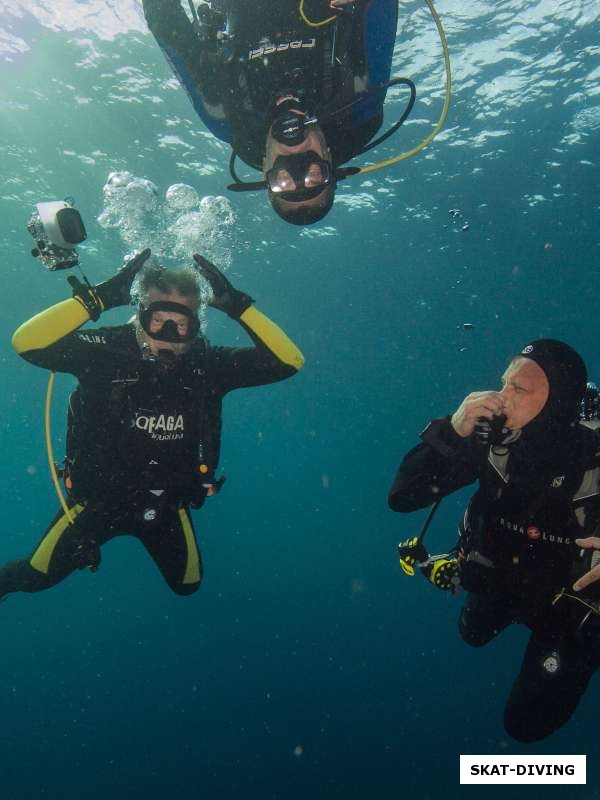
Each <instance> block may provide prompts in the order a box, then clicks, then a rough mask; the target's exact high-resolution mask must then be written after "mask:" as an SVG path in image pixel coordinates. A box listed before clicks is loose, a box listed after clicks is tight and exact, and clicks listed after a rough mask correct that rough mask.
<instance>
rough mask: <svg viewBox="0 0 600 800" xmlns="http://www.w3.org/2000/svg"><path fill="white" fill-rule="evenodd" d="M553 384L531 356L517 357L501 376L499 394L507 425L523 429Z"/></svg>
mask: <svg viewBox="0 0 600 800" xmlns="http://www.w3.org/2000/svg"><path fill="white" fill-rule="evenodd" d="M549 394H550V384H549V383H548V378H547V377H546V373H545V372H544V370H543V369H542V368H541V367H540V366H539V365H538V364H536V362H535V361H532V360H531V359H530V358H522V357H517V358H515V359H514V360H513V361H511V363H510V364H509V366H508V369H507V370H506V372H505V373H504V375H503V376H502V391H501V392H500V397H501V400H502V406H503V409H504V413H505V414H506V427H507V428H510V429H511V430H513V431H514V430H519V429H520V428H524V427H525V425H527V423H528V422H531V421H532V420H533V419H535V418H536V417H537V415H538V414H539V413H540V411H541V410H542V409H543V408H544V406H545V405H546V402H547V400H548V395H549Z"/></svg>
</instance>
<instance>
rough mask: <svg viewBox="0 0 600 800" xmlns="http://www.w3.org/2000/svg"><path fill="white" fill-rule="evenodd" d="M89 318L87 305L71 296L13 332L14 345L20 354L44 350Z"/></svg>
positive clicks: (41, 312)
mask: <svg viewBox="0 0 600 800" xmlns="http://www.w3.org/2000/svg"><path fill="white" fill-rule="evenodd" d="M89 319H90V315H89V314H88V312H87V309H86V308H85V306H84V305H83V304H82V303H80V302H79V300H76V299H75V298H74V297H70V298H69V299H68V300H63V301H62V302H60V303H57V304H56V305H55V306H50V308H47V309H46V310H45V311H40V313H39V314H36V315H35V317H31V319H28V320H27V322H24V323H23V324H22V325H20V326H19V327H18V328H17V330H16V331H15V332H14V334H13V338H12V345H13V347H14V348H15V350H16V351H17V353H19V354H20V353H27V352H28V351H29V350H43V349H44V348H45V347H49V346H50V345H51V344H54V343H55V342H57V341H58V340H59V339H62V338H63V336H66V335H67V334H68V333H72V332H73V331H75V330H77V328H79V327H80V326H81V325H83V324H84V323H85V322H88V321H89Z"/></svg>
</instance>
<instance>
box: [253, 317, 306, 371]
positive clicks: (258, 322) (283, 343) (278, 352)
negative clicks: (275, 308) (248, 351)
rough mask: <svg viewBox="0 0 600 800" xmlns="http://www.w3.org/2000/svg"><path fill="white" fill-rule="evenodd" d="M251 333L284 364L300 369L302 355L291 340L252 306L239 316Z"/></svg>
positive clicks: (302, 359)
mask: <svg viewBox="0 0 600 800" xmlns="http://www.w3.org/2000/svg"><path fill="white" fill-rule="evenodd" d="M240 322H243V323H244V325H246V327H248V328H249V329H250V330H251V331H252V333H253V334H254V335H255V336H257V337H258V338H259V339H260V340H261V342H262V343H263V344H264V345H265V347H268V348H269V350H270V351H271V352H272V353H273V355H274V356H276V357H277V358H278V359H279V360H280V361H281V362H283V363H284V364H288V365H289V366H290V367H293V368H294V369H296V370H298V369H302V367H303V366H304V356H303V355H302V353H301V352H300V350H299V349H298V348H297V347H296V345H295V344H294V343H293V342H292V340H291V339H290V338H289V337H288V336H287V335H286V334H285V333H284V332H283V331H282V330H281V328H280V327H279V325H276V324H275V323H274V322H273V321H272V320H270V319H269V318H268V317H266V316H265V315H264V314H263V313H261V312H260V311H259V310H258V309H257V308H254V306H250V307H249V308H247V309H246V310H245V311H244V313H243V314H242V315H241V316H240Z"/></svg>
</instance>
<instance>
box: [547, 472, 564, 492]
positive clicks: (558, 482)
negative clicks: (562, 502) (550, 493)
mask: <svg viewBox="0 0 600 800" xmlns="http://www.w3.org/2000/svg"><path fill="white" fill-rule="evenodd" d="M564 480H565V476H564V475H557V476H556V478H553V479H552V483H551V484H550V486H551V487H552V488H553V489H560V487H561V486H562V485H563V483H564Z"/></svg>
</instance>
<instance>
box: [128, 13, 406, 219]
mask: <svg viewBox="0 0 600 800" xmlns="http://www.w3.org/2000/svg"><path fill="white" fill-rule="evenodd" d="M211 5H212V7H211V6H209V5H207V4H203V5H200V6H198V10H197V11H196V10H195V9H194V14H195V21H194V22H192V21H191V20H190V18H189V17H188V15H187V14H186V12H185V11H184V9H183V7H182V5H181V3H180V0H143V6H144V14H145V16H146V20H147V22H148V26H149V28H150V30H151V31H152V34H153V35H154V37H155V38H156V40H157V42H158V44H159V45H160V47H161V49H162V50H163V52H164V54H165V56H166V58H167V60H168V61H169V63H170V65H171V67H172V68H173V70H174V72H175V74H176V75H177V77H178V79H179V81H180V82H181V84H182V85H183V86H184V88H185V90H186V91H187V93H188V95H189V97H190V99H191V101H192V103H193V105H194V108H195V110H196V112H197V113H198V115H199V116H200V118H201V119H202V121H203V122H204V124H205V125H206V126H207V127H208V129H209V130H210V131H211V132H212V133H213V134H214V135H215V136H217V137H218V138H219V139H221V140H222V141H225V142H227V143H229V144H231V146H232V148H233V152H234V154H235V155H237V156H239V158H241V159H242V160H243V161H244V162H245V163H246V164H248V165H250V166H251V167H253V168H255V169H259V170H262V171H263V174H264V178H265V180H264V181H260V182H257V183H248V184H245V183H242V182H241V181H236V183H235V184H233V185H232V186H230V187H229V188H232V189H235V190H237V191H244V190H250V191H253V190H256V189H262V188H266V189H267V191H268V194H269V198H270V200H271V203H272V205H273V208H274V209H275V211H276V212H277V213H278V214H279V215H280V216H281V217H282V218H283V219H285V220H286V221H288V222H291V223H294V224H300V225H304V224H310V223H312V222H316V221H317V220H318V219H321V218H322V217H323V216H324V215H325V214H326V213H327V212H328V211H329V209H330V208H331V205H332V203H333V195H334V191H335V184H336V180H340V179H341V178H342V177H344V176H345V174H346V172H345V171H344V170H340V169H339V165H340V164H343V163H344V162H346V161H348V160H349V159H350V158H352V157H353V156H355V155H357V154H358V153H360V152H361V150H362V148H363V147H364V146H365V145H366V144H367V143H368V142H369V141H370V140H371V138H372V137H373V136H374V135H375V133H376V132H377V130H378V129H379V127H380V126H381V123H382V121H383V103H384V100H385V91H384V90H378V91H372V92H371V93H370V94H365V92H367V91H368V90H372V89H374V87H378V86H380V85H381V84H384V83H385V82H386V81H388V80H389V77H390V69H391V61H392V54H393V50H394V43H395V35H396V23H397V16H398V2H397V0H355V2H352V0H335V2H334V3H329V2H327V1H326V0H278V2H277V3H274V2H272V0H253V2H251V3H250V2H247V0H213V2H212V4H211ZM360 98H362V99H360ZM357 99H360V102H357V103H355V104H354V105H352V107H351V108H345V110H343V111H342V110H340V109H342V107H346V106H348V105H350V104H351V103H352V102H353V101H354V100H357ZM311 120H312V121H311ZM355 171H357V170H356V169H354V170H351V172H350V173H349V174H351V173H352V172H355Z"/></svg>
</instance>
